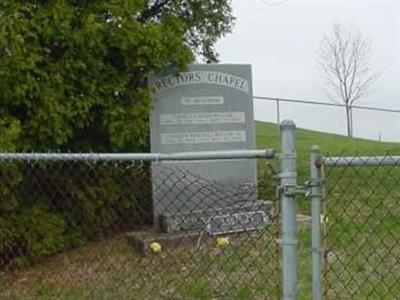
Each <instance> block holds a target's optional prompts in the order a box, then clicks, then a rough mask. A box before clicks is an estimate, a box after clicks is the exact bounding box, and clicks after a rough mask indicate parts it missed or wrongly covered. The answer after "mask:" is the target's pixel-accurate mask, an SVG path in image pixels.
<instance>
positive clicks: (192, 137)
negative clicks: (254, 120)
mask: <svg viewBox="0 0 400 300" xmlns="http://www.w3.org/2000/svg"><path fill="white" fill-rule="evenodd" d="M245 141H246V131H244V130H236V131H234V130H232V131H200V132H197V131H196V132H183V133H181V132H178V133H162V134H161V144H163V145H168V144H169V145H171V144H172V145H178V144H201V143H235V142H245Z"/></svg>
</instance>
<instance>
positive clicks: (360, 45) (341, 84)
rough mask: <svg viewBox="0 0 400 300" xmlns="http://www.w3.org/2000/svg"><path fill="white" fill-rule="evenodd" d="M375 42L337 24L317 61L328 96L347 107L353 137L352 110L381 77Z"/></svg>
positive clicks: (348, 121) (323, 39)
mask: <svg viewBox="0 0 400 300" xmlns="http://www.w3.org/2000/svg"><path fill="white" fill-rule="evenodd" d="M371 46H372V41H371V40H370V39H369V38H368V37H366V36H364V35H363V34H362V33H361V32H360V31H358V30H356V29H353V28H350V27H348V26H344V25H342V24H339V23H335V24H334V25H333V26H332V28H331V31H330V32H329V33H327V34H325V35H324V36H323V38H322V40H321V43H320V48H319V51H318V53H317V62H318V65H319V67H320V68H321V70H322V72H323V74H324V77H325V81H326V82H325V83H326V84H327V85H326V88H325V90H326V92H327V94H328V97H329V98H331V99H332V100H333V99H338V98H339V99H340V100H341V102H343V103H344V105H345V107H346V123H347V135H348V136H349V137H352V136H353V120H352V113H351V108H352V106H353V105H354V104H355V103H356V102H359V101H360V100H361V99H362V98H363V97H365V96H366V95H368V94H369V92H370V91H371V87H372V86H373V84H374V83H375V81H376V80H377V79H378V78H379V73H378V72H377V71H376V70H374V69H373V68H371V66H370V63H371V56H372V47H371Z"/></svg>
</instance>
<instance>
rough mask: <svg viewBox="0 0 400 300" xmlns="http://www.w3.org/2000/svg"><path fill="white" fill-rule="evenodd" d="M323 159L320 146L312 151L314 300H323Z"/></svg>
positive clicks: (312, 148) (313, 147) (311, 191)
mask: <svg viewBox="0 0 400 300" xmlns="http://www.w3.org/2000/svg"><path fill="white" fill-rule="evenodd" d="M321 167H322V159H321V150H320V148H319V147H318V146H315V145H314V146H312V147H311V149H310V178H311V190H310V197H311V236H312V237H311V256H312V295H313V300H321V299H322V284H321V276H322V274H321V264H322V248H321V217H320V216H321V197H322V186H321V184H322V182H321V179H322V172H321Z"/></svg>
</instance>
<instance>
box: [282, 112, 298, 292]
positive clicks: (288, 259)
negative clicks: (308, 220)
mask: <svg viewBox="0 0 400 300" xmlns="http://www.w3.org/2000/svg"><path fill="white" fill-rule="evenodd" d="M295 129H296V125H295V123H294V122H293V121H292V120H284V121H282V123H281V125H280V130H281V143H282V145H281V147H282V148H281V151H282V158H281V174H280V178H281V183H280V184H281V185H280V188H281V202H282V240H281V243H282V269H283V271H282V275H283V299H284V300H292V299H296V297H297V220H296V210H297V209H296V185H297V183H296V177H297V171H296V147H295Z"/></svg>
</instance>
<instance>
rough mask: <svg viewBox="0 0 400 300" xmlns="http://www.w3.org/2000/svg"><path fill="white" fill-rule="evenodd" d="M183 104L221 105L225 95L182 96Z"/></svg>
mask: <svg viewBox="0 0 400 300" xmlns="http://www.w3.org/2000/svg"><path fill="white" fill-rule="evenodd" d="M181 104H182V105H221V104H224V97H182V98H181Z"/></svg>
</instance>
